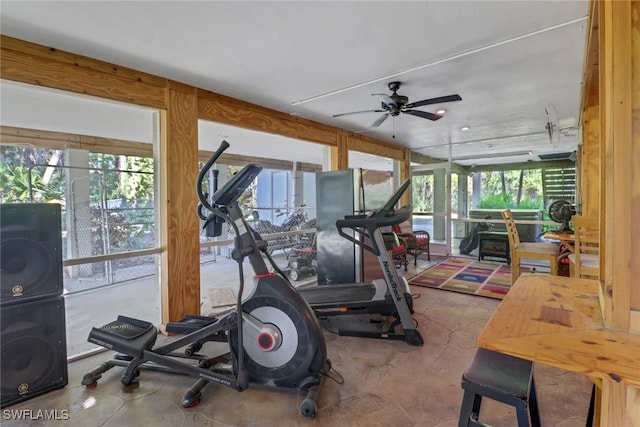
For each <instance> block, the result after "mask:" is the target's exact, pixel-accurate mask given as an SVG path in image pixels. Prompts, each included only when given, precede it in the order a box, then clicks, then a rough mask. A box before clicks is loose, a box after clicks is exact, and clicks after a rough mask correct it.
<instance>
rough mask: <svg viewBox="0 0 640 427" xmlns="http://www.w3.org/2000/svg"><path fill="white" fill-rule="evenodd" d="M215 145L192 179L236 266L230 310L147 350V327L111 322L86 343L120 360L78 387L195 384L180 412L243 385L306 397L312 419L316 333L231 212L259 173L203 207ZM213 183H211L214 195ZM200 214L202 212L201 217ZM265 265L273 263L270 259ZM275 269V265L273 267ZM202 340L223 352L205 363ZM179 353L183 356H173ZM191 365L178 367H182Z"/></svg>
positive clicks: (189, 324) (208, 226) (151, 338)
mask: <svg viewBox="0 0 640 427" xmlns="http://www.w3.org/2000/svg"><path fill="white" fill-rule="evenodd" d="M228 147H229V144H228V143H227V142H226V141H223V142H222V143H221V145H220V147H219V148H218V150H217V151H216V152H215V153H214V154H213V156H212V157H211V159H209V161H208V162H207V163H206V164H205V165H204V166H203V168H202V170H201V171H200V173H199V174H198V178H197V193H198V198H199V199H200V205H199V206H198V215H199V216H200V218H201V219H202V220H204V221H205V225H204V228H205V230H206V231H207V234H208V235H210V236H216V235H220V233H221V232H222V224H223V223H224V222H227V223H228V224H229V225H230V226H231V227H233V229H234V230H235V236H236V237H235V239H234V246H235V247H234V250H233V254H232V256H233V259H234V260H236V261H237V263H238V268H239V275H240V289H239V291H238V298H237V302H236V307H235V309H234V310H232V311H231V312H229V313H226V314H224V315H223V316H222V317H221V318H208V317H201V316H189V317H188V318H185V319H183V321H181V322H177V323H173V324H171V323H170V324H168V325H167V331H169V332H178V333H187V335H185V336H183V337H181V338H179V339H177V340H175V341H173V342H171V343H169V344H166V345H163V346H160V347H154V344H155V341H156V336H157V333H158V332H157V329H156V328H155V327H154V326H153V325H152V324H151V323H148V322H144V321H141V320H137V319H132V318H129V317H125V316H119V317H118V319H117V320H115V321H113V322H111V323H109V324H107V325H105V326H102V327H101V328H93V329H92V330H91V333H90V334H89V338H88V340H89V342H93V343H95V344H98V345H101V346H103V347H106V348H108V349H111V350H115V351H117V352H120V353H123V355H118V356H116V357H115V358H114V359H112V360H111V361H109V362H106V363H103V364H102V365H100V366H99V367H97V368H96V369H94V370H93V371H91V372H89V373H87V374H85V376H84V377H83V379H82V384H83V385H85V386H91V385H95V383H96V382H97V380H98V379H99V378H100V377H101V376H102V374H103V373H104V372H106V371H107V370H109V369H111V368H112V367H114V366H125V367H126V370H125V372H124V373H123V375H122V378H121V382H122V384H124V385H129V384H131V383H132V382H133V381H134V380H135V378H136V377H137V376H139V375H140V368H150V369H156V370H159V371H169V372H173V373H181V374H186V375H190V376H193V377H195V378H198V380H197V382H196V383H195V384H194V385H193V386H192V387H191V388H190V389H189V390H187V392H186V393H185V394H184V396H183V399H182V405H183V406H184V407H192V406H195V405H197V404H198V403H199V402H200V398H201V391H202V389H203V388H204V387H205V386H206V385H207V384H208V383H209V382H214V383H217V384H222V385H225V386H227V387H230V388H233V389H235V390H237V391H244V390H245V389H247V387H248V386H249V383H256V384H262V385H265V386H270V387H281V388H289V389H296V390H301V391H306V398H305V399H304V400H303V401H302V403H301V404H300V408H299V411H300V413H301V414H302V415H303V416H305V417H308V418H312V417H314V416H315V413H316V410H317V405H316V399H317V397H318V393H319V391H320V388H321V386H322V383H323V380H324V376H325V374H326V373H327V372H328V371H329V370H330V368H331V367H330V362H329V361H328V359H327V349H326V344H325V340H324V335H323V333H322V329H321V327H320V325H319V322H318V320H317V318H316V317H315V316H314V314H313V311H312V310H311V308H310V307H309V305H308V304H307V302H306V301H305V300H304V299H303V298H302V297H301V296H300V294H299V293H298V292H297V291H296V289H295V288H294V287H293V286H292V285H291V283H290V282H289V281H288V280H287V279H286V278H285V277H284V276H283V275H282V274H274V273H272V272H270V271H269V269H268V268H267V265H266V264H265V261H264V258H263V257H262V255H261V254H260V251H262V252H264V253H265V254H266V242H264V241H262V240H260V239H259V238H258V240H257V239H256V236H259V235H257V233H256V234H254V233H255V232H254V231H253V230H252V229H251V228H250V227H249V225H248V224H247V222H246V221H245V219H244V216H243V214H242V211H241V209H240V207H239V205H238V202H237V200H238V198H239V197H240V196H241V195H242V193H244V191H245V190H246V189H247V187H248V186H249V185H250V184H251V182H252V181H253V180H254V179H255V178H256V176H257V175H258V174H259V173H260V171H261V170H262V166H260V165H258V164H253V163H252V164H248V165H246V166H245V167H244V168H243V169H242V170H241V171H240V172H238V173H237V174H236V175H234V177H233V178H232V179H231V180H229V181H228V182H227V183H226V184H225V185H224V186H223V187H222V188H221V189H220V190H217V191H215V192H214V194H213V196H212V197H211V200H208V194H206V193H203V191H202V181H203V179H204V177H205V175H206V174H207V173H208V171H209V170H210V169H211V167H212V166H213V164H214V163H215V162H216V160H217V159H218V158H219V157H220V155H221V154H222V153H223V151H224V150H226V149H227V148H228ZM216 186H217V185H216V184H215V179H214V188H215V187H216ZM203 209H206V210H207V211H208V212H209V213H208V214H206V215H205V214H204V212H203ZM267 257H268V258H269V260H270V261H271V262H272V263H273V260H272V259H271V257H269V256H268V254H267ZM245 258H248V260H249V262H250V264H251V266H252V268H253V270H254V272H255V276H254V284H255V289H254V291H253V292H252V293H251V295H249V296H247V297H246V298H244V299H242V293H243V289H244V277H243V270H242V262H243V260H244V259H245ZM273 264H274V265H275V263H273ZM207 341H228V343H229V353H228V354H226V355H222V356H216V357H209V356H206V355H201V354H198V353H197V351H199V350H200V349H201V348H202V345H203V344H204V343H205V342H207ZM183 347H187V350H186V351H185V352H184V353H183V354H180V353H176V352H175V351H176V350H178V349H180V348H183ZM185 359H186V360H187V361H191V362H192V363H188V362H184V360H185Z"/></svg>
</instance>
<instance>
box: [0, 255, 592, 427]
mask: <svg viewBox="0 0 640 427" xmlns="http://www.w3.org/2000/svg"><path fill="white" fill-rule="evenodd" d="M434 262H435V260H434V261H432V262H431V263H428V262H427V261H426V260H422V259H419V265H418V267H417V270H415V269H413V266H410V271H409V272H407V273H406V274H407V275H408V276H411V275H412V274H414V273H415V272H416V271H418V270H422V269H424V268H425V267H426V266H428V265H429V264H432V263H434ZM226 285H228V283H225V286H226ZM412 292H413V293H414V294H419V298H417V299H416V300H415V302H414V309H415V314H414V315H413V317H414V319H415V321H416V322H417V324H418V329H419V331H420V333H421V334H422V336H423V337H424V340H425V343H424V346H422V347H412V346H409V345H408V344H406V343H404V342H400V341H384V340H374V339H365V338H352V337H341V336H337V335H335V334H333V333H331V332H328V331H326V333H325V339H326V342H327V348H328V357H329V358H330V360H331V362H332V365H333V368H334V371H333V372H331V376H332V377H334V378H335V377H337V376H338V374H339V376H340V377H342V378H343V381H342V383H337V382H335V381H333V380H332V379H330V378H327V379H326V381H325V384H324V387H323V389H322V390H321V393H320V397H319V400H318V413H317V415H316V418H315V419H307V418H304V417H302V416H301V415H299V413H298V405H299V404H300V402H301V401H302V400H303V399H304V397H305V396H304V394H303V393H296V392H295V391H293V392H292V391H283V390H273V389H266V388H258V387H253V388H251V387H250V388H249V389H248V390H247V391H245V392H242V393H239V392H236V391H234V390H231V389H228V388H225V387H223V386H218V385H209V386H208V387H207V388H205V389H204V391H203V396H202V401H201V403H200V404H199V405H198V406H196V407H194V408H190V409H185V408H183V407H182V406H181V404H180V401H181V398H182V395H183V393H184V391H185V390H186V389H187V388H188V387H190V386H191V385H192V384H193V382H194V381H193V379H191V378H188V377H184V376H178V375H169V374H162V373H158V372H151V371H143V372H142V375H141V376H140V378H139V379H138V381H137V382H135V383H134V384H132V385H130V386H127V387H125V386H123V385H122V384H121V383H120V373H121V368H114V369H112V370H111V371H109V372H107V373H106V374H104V375H103V378H102V379H101V380H100V381H99V382H98V385H97V387H95V388H85V387H83V386H82V385H81V379H82V376H83V375H84V374H85V373H86V372H87V371H89V370H91V369H93V368H94V367H96V366H97V365H98V364H99V363H101V362H102V361H105V360H107V359H109V358H110V356H111V353H110V352H106V353H101V354H98V355H95V356H92V357H89V358H85V359H81V360H78V361H75V362H72V363H70V364H69V384H68V386H66V387H65V388H63V389H60V390H55V391H52V392H49V393H47V394H45V395H42V396H39V397H35V398H33V399H31V400H28V401H26V402H23V403H21V404H16V405H13V406H11V407H9V408H7V409H9V410H11V411H18V412H20V410H31V411H32V412H31V413H30V414H32V415H33V414H37V411H38V410H48V411H51V410H57V411H63V410H66V411H68V418H69V420H58V421H44V420H31V421H24V420H22V421H16V420H10V419H9V418H11V417H10V416H7V415H9V414H8V413H7V412H6V410H5V411H3V412H2V425H3V426H4V425H6V426H18V425H20V426H32V425H33V426H36V425H47V426H49V425H53V426H55V425H60V426H68V425H73V426H106V427H112V426H113V427H122V426H152V425H157V426H181V427H183V426H184V427H187V426H367V427H370V426H394V427H396V426H420V427H424V426H434V427H436V426H455V425H457V423H458V415H459V410H460V404H461V401H462V390H461V388H460V377H461V375H462V372H463V371H464V369H465V368H466V367H467V365H468V364H469V362H470V361H471V359H472V357H473V355H474V353H475V350H476V338H477V336H478V334H479V332H480V331H481V330H482V328H483V326H484V324H485V323H486V321H487V320H488V319H489V318H490V316H491V315H492V313H493V312H494V310H495V309H496V307H497V306H498V304H499V303H500V301H499V300H494V299H489V298H484V297H478V296H470V295H464V294H458V293H454V292H448V291H442V290H434V289H428V288H421V287H413V289H412ZM165 339H167V338H165V337H163V336H160V337H159V338H158V341H159V342H162V341H163V340H165ZM203 351H207V352H209V353H211V354H214V353H222V352H225V351H226V344H222V343H208V344H206V346H205V348H204V349H203V350H202V351H201V352H203ZM535 375H536V381H537V390H538V399H539V405H540V411H541V418H542V425H543V426H563V427H569V426H583V425H584V421H585V417H586V414H587V407H588V402H589V396H590V391H591V383H590V381H589V380H588V379H587V378H586V377H584V376H581V375H577V374H573V373H569V372H566V371H563V370H559V369H555V368H551V367H547V366H544V365H541V364H538V365H536V368H535ZM14 413H16V412H14ZM27 414H29V413H27ZM481 419H482V420H483V421H485V422H487V423H489V424H491V425H494V426H505V427H507V426H508V427H511V426H515V425H516V420H515V412H514V411H513V409H512V408H510V407H507V406H504V405H502V404H499V403H496V402H492V401H489V400H486V403H484V404H483V409H482V412H481Z"/></svg>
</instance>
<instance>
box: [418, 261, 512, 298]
mask: <svg viewBox="0 0 640 427" xmlns="http://www.w3.org/2000/svg"><path fill="white" fill-rule="evenodd" d="M409 284H411V285H416V286H426V287H429V288H437V289H444V290H448V291H456V292H462V293H466V294H474V295H481V296H485V297H491V298H497V299H502V298H504V296H505V295H506V294H507V292H509V288H510V287H511V267H510V266H508V265H505V264H499V263H492V262H479V261H474V260H473V259H465V258H455V257H454V258H447V259H445V260H444V261H442V262H440V263H438V264H436V265H434V266H433V267H431V268H429V269H427V270H425V271H423V272H422V273H420V274H418V275H417V276H415V277H413V278H412V279H410V280H409Z"/></svg>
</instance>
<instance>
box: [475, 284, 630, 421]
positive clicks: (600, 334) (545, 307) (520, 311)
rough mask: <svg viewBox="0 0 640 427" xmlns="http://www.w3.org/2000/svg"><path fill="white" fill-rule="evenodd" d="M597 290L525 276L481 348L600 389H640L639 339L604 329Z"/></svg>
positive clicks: (482, 338) (492, 323) (505, 302)
mask: <svg viewBox="0 0 640 427" xmlns="http://www.w3.org/2000/svg"><path fill="white" fill-rule="evenodd" d="M598 286H599V284H598V282H597V281H595V280H588V279H576V278H569V277H560V276H546V275H535V274H523V275H522V276H520V277H519V278H518V280H517V281H516V282H515V283H514V285H513V286H512V287H511V289H510V290H509V293H508V294H507V295H506V297H505V298H504V300H503V301H502V302H501V303H500V305H499V306H498V308H497V309H496V311H495V313H494V314H493V316H492V317H491V319H490V320H489V322H488V323H487V324H486V325H485V327H484V329H483V330H482V332H481V333H480V336H479V337H478V346H480V347H484V348H488V349H491V350H494V351H499V352H502V353H506V354H510V355H512V356H516V357H520V358H523V359H527V360H532V361H534V362H539V363H544V364H546V365H551V366H555V367H557V368H562V369H566V370H568V371H572V372H578V373H581V374H584V375H588V376H589V377H591V378H592V379H594V380H595V382H596V383H598V382H599V381H600V380H601V381H615V382H618V383H624V384H628V385H632V386H635V387H640V335H636V334H630V333H622V332H616V331H611V330H607V329H606V328H605V327H604V323H603V320H602V315H601V309H600V300H599V297H598ZM599 390H600V389H599ZM597 399H600V393H598V394H597ZM599 403H600V402H599V401H597V405H596V408H599V407H600V404H599ZM597 413H599V411H597ZM600 421H602V422H603V424H602V425H607V423H606V420H602V419H601V420H600Z"/></svg>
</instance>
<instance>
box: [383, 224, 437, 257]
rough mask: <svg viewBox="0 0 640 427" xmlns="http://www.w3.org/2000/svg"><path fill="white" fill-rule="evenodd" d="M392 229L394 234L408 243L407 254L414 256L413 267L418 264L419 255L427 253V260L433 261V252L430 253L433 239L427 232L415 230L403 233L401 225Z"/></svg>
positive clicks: (396, 225)
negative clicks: (430, 244)
mask: <svg viewBox="0 0 640 427" xmlns="http://www.w3.org/2000/svg"><path fill="white" fill-rule="evenodd" d="M391 228H392V230H393V232H394V233H396V234H397V235H398V236H400V237H401V238H403V239H404V240H405V242H406V243H407V253H408V254H409V255H411V256H413V265H417V264H418V255H420V254H422V253H426V254H427V259H428V260H429V261H431V252H430V251H429V242H430V240H431V238H430V236H429V233H428V232H427V231H424V230H415V231H405V232H402V229H401V228H400V224H395V225H393V226H392V227H391Z"/></svg>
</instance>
